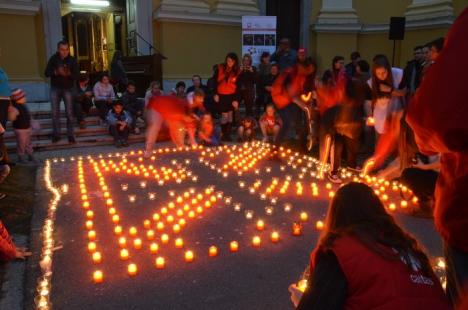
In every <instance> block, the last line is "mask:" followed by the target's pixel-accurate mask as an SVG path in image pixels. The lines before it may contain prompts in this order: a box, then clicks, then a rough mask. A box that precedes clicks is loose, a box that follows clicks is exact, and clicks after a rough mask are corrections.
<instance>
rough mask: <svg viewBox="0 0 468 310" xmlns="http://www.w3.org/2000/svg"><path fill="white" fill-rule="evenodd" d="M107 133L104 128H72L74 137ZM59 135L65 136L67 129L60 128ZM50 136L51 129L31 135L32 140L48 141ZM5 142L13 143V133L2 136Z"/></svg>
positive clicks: (107, 130)
mask: <svg viewBox="0 0 468 310" xmlns="http://www.w3.org/2000/svg"><path fill="white" fill-rule="evenodd" d="M108 132H109V129H108V128H107V127H104V126H100V125H94V126H89V127H86V129H80V128H74V133H75V136H76V137H89V136H96V135H104V134H107V133H108ZM61 134H62V135H63V136H66V134H67V129H66V128H64V127H63V126H62V128H61ZM51 136H52V128H46V129H40V130H39V131H34V132H33V134H32V140H33V141H37V140H44V139H50V137H51ZM3 137H4V139H5V141H14V140H15V133H14V131H13V130H11V131H7V132H5V135H4V136H3Z"/></svg>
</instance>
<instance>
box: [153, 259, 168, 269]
mask: <svg viewBox="0 0 468 310" xmlns="http://www.w3.org/2000/svg"><path fill="white" fill-rule="evenodd" d="M155 264H156V269H164V267H165V266H166V262H165V260H164V257H161V256H160V257H158V258H156V262H155Z"/></svg>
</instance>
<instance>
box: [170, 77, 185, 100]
mask: <svg viewBox="0 0 468 310" xmlns="http://www.w3.org/2000/svg"><path fill="white" fill-rule="evenodd" d="M185 88H186V85H185V82H184V81H179V82H177V84H176V86H175V88H174V89H173V90H172V91H171V95H173V96H176V97H178V98H180V99H185V98H187V93H186V92H185Z"/></svg>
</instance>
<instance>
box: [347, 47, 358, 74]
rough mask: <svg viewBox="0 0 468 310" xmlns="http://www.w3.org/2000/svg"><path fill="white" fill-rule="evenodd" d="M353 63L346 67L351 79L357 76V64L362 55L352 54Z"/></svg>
mask: <svg viewBox="0 0 468 310" xmlns="http://www.w3.org/2000/svg"><path fill="white" fill-rule="evenodd" d="M350 59H351V62H350V63H348V64H347V65H346V66H345V70H346V74H347V75H348V76H349V77H354V75H355V74H356V66H357V63H358V62H359V61H360V60H361V54H359V52H356V51H355V52H352V53H351V56H350Z"/></svg>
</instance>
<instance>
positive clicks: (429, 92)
mask: <svg viewBox="0 0 468 310" xmlns="http://www.w3.org/2000/svg"><path fill="white" fill-rule="evenodd" d="M467 27H468V9H465V10H464V11H463V12H462V13H461V14H460V15H459V16H458V18H457V19H456V21H455V22H454V24H453V25H452V27H451V29H450V30H449V32H448V34H447V37H446V40H445V41H446V42H445V45H444V48H443V51H442V52H441V53H440V55H439V56H438V57H437V61H436V62H435V63H434V64H433V65H432V66H431V69H430V70H428V72H427V75H426V76H425V78H424V80H423V82H422V83H421V85H420V88H419V90H418V91H417V92H416V95H415V98H414V100H413V102H412V103H411V105H410V106H409V108H408V114H407V117H406V119H407V121H408V124H409V125H410V126H411V128H412V129H413V130H414V134H415V138H416V142H417V144H418V147H419V149H420V151H421V152H422V153H424V154H426V155H434V154H439V153H440V156H441V159H440V173H439V177H438V179H437V184H436V189H435V209H434V221H435V225H436V228H437V230H438V231H439V232H440V234H441V235H442V239H443V241H444V250H445V260H446V265H447V268H446V271H447V295H448V296H449V297H450V299H451V301H452V302H453V304H456V303H457V302H458V301H460V299H461V297H462V295H463V293H467V287H468V238H466V236H468V196H467V195H466V189H467V188H468V144H467V141H468V140H467V138H466V137H468V122H467V120H466V116H467V115H468V105H467V104H466V98H468V87H467V86H466V85H467V83H468V80H467V76H466V72H465V71H466V68H467V67H468V58H467V57H466V55H468V40H466V29H467Z"/></svg>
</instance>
